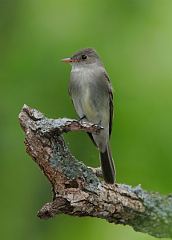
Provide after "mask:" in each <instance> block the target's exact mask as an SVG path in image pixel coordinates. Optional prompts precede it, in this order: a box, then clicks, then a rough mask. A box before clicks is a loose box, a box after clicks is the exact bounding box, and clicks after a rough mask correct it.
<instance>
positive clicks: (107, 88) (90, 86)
mask: <svg viewBox="0 0 172 240" xmlns="http://www.w3.org/2000/svg"><path fill="white" fill-rule="evenodd" d="M62 61H63V62H65V63H70V64H71V66H72V69H71V73H70V81H69V89H68V90H69V95H70V96H71V98H72V102H73V105H74V108H75V110H76V113H77V114H78V116H79V118H80V120H85V121H89V122H91V123H94V124H98V125H100V126H102V127H103V129H102V130H101V131H100V133H99V134H94V133H88V134H89V137H90V138H91V140H92V141H93V143H94V144H95V145H96V147H97V148H98V150H99V154H100V160H101V161H100V162H101V169H102V173H103V178H104V181H105V182H106V183H107V184H114V182H115V177H116V171H115V165H114V162H113V158H112V154H111V150H110V146H109V140H110V136H111V132H112V119H113V89H112V85H111V82H110V79H109V76H108V74H107V72H106V70H105V67H104V65H103V63H102V62H101V60H100V58H99V56H98V54H97V52H96V50H95V49H93V48H84V49H82V50H79V51H77V52H76V53H74V54H73V56H72V57H70V58H65V59H62Z"/></svg>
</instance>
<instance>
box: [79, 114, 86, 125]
mask: <svg viewBox="0 0 172 240" xmlns="http://www.w3.org/2000/svg"><path fill="white" fill-rule="evenodd" d="M83 120H86V116H85V115H84V116H82V117H81V118H80V119H79V120H78V122H80V123H82V121H83Z"/></svg>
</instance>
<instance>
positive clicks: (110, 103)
mask: <svg viewBox="0 0 172 240" xmlns="http://www.w3.org/2000/svg"><path fill="white" fill-rule="evenodd" d="M104 75H105V78H106V79H107V81H108V83H109V137H110V135H111V132H112V121H113V92H112V87H111V83H110V79H109V77H108V75H107V73H106V72H104Z"/></svg>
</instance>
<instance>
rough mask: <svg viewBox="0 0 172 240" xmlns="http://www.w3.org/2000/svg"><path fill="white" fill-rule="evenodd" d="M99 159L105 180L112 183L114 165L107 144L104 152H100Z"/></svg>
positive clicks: (113, 179)
mask: <svg viewBox="0 0 172 240" xmlns="http://www.w3.org/2000/svg"><path fill="white" fill-rule="evenodd" d="M100 159H101V167H102V172H103V177H104V180H105V182H106V183H109V184H113V183H114V182H115V166H114V163H113V159H112V155H111V152H110V148H109V146H107V148H106V150H105V152H100Z"/></svg>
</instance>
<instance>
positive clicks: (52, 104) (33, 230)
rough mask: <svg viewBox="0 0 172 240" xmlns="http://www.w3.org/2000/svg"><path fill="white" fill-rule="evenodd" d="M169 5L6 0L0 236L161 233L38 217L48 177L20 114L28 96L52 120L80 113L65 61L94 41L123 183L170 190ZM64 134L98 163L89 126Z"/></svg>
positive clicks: (1, 4) (143, 238) (0, 22)
mask: <svg viewBox="0 0 172 240" xmlns="http://www.w3.org/2000/svg"><path fill="white" fill-rule="evenodd" d="M171 12H172V1H171V0H163V1H162V0H139V1H138V0H113V1H111V0H107V1H100V0H87V1H83V0H72V1H67V0H66V1H59V0H49V1H46V0H42V1H40V0H29V1H25V0H0V61H1V62H0V186H1V187H0V191H1V194H0V208H1V209H0V212H1V214H0V215H1V217H0V238H1V239H6V240H8V239H13V240H23V239H25V240H30V239H32V240H50V239H51V240H55V239H71V240H72V239H75V240H79V239H83V240H87V239H90V240H94V239H99V240H105V239H118V240H130V239H132V240H135V239H139V240H153V239H154V238H153V237H151V236H148V235H147V234H141V233H136V232H134V231H133V230H132V228H130V227H127V226H126V227H124V226H117V225H113V224H109V223H107V222H105V221H104V220H100V219H93V218H77V217H69V216H65V215H61V216H57V217H56V218H54V219H52V220H48V221H43V220H40V219H38V218H37V217H36V213H37V210H38V209H39V208H40V207H41V206H42V205H43V204H44V203H45V202H47V201H49V200H50V199H51V191H50V185H49V183H48V181H47V179H46V178H45V177H44V176H43V174H42V173H41V172H40V170H39V169H38V167H37V166H36V165H35V163H34V162H33V161H32V160H31V159H30V157H29V156H28V155H27V154H26V153H25V147H24V144H23V141H24V135H23V132H22V130H21V129H20V127H19V122H18V114H19V112H20V109H21V107H22V106H23V104H24V103H26V104H28V105H30V106H32V107H35V108H38V109H39V110H40V111H42V112H44V113H45V114H46V115H47V116H49V117H51V118H58V117H63V116H65V117H76V114H75V111H74V109H73V106H72V103H71V100H70V98H69V96H68V91H67V88H68V79H69V73H70V66H68V65H65V64H62V63H61V62H60V59H61V58H64V57H68V56H71V54H72V53H73V52H75V51H77V50H78V49H80V48H83V47H94V48H96V49H97V51H98V53H99V54H100V56H101V58H102V59H103V62H104V64H105V66H106V69H107V71H108V73H109V76H110V78H111V81H112V85H113V87H114V92H115V98H114V102H115V118H114V127H113V133H112V139H111V145H112V149H113V156H114V159H115V163H116V168H117V181H118V182H120V183H126V184H130V185H133V186H135V185H137V184H139V183H140V184H141V185H142V187H143V188H145V189H147V190H154V191H159V192H161V193H163V194H167V193H169V192H172V186H171V185H172V184H171V182H172V176H171V170H172V161H171V157H172V27H171V26H172V14H171ZM65 138H66V141H67V142H68V143H69V145H70V148H71V149H72V152H73V154H74V155H75V156H77V157H78V159H81V160H83V162H84V163H85V164H87V165H91V166H98V164H99V160H98V154H97V150H96V149H95V147H94V146H93V144H92V143H91V142H90V140H89V139H88V137H87V135H86V134H84V133H81V132H80V133H69V134H67V135H66V136H65ZM83 146H84V147H83Z"/></svg>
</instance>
